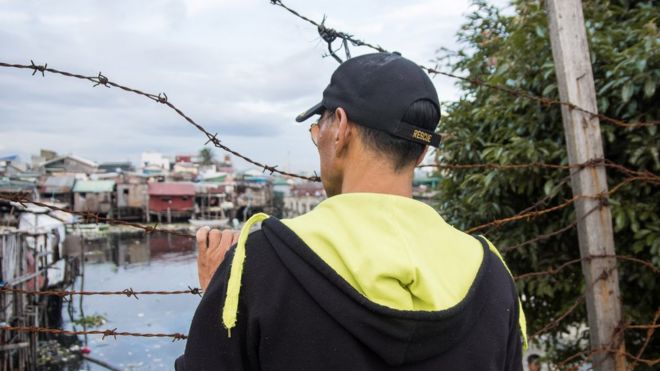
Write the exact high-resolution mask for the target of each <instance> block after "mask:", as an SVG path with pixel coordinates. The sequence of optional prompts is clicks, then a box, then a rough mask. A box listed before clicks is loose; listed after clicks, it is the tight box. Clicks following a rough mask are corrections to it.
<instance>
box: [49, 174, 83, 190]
mask: <svg viewBox="0 0 660 371" xmlns="http://www.w3.org/2000/svg"><path fill="white" fill-rule="evenodd" d="M75 182H76V178H75V177H73V176H68V175H65V176H49V177H48V178H46V181H45V182H44V183H43V185H42V186H41V190H42V191H41V192H42V193H48V194H51V193H68V192H71V190H72V189H73V184H74V183H75Z"/></svg>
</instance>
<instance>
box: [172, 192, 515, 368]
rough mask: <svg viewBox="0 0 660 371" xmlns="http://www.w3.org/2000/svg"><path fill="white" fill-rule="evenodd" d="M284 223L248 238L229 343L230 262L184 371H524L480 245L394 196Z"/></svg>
mask: <svg viewBox="0 0 660 371" xmlns="http://www.w3.org/2000/svg"><path fill="white" fill-rule="evenodd" d="M283 222H284V223H282V222H280V221H278V220H275V219H274V218H270V219H267V220H266V221H264V223H263V225H262V229H261V230H260V231H258V232H255V233H253V234H251V235H250V238H249V239H248V242H247V245H246V257H245V265H244V268H243V272H242V277H239V278H240V282H241V285H242V286H241V289H240V290H241V291H240V296H239V297H238V311H237V313H236V314H237V324H236V327H235V328H233V329H231V332H230V333H228V332H227V330H226V329H225V328H224V327H223V324H222V317H221V315H222V312H223V310H224V309H225V302H226V296H227V282H228V281H229V276H230V266H231V262H232V260H233V251H234V250H232V252H230V254H228V257H227V259H225V262H223V264H222V265H221V266H220V268H219V269H218V271H217V272H216V274H215V276H214V278H213V280H212V282H211V284H210V286H209V288H208V290H207V292H206V293H205V295H204V298H203V299H202V302H201V303H200V306H199V308H198V310H197V313H196V314H195V318H194V320H193V323H192V326H191V329H190V335H189V336H190V337H189V340H188V344H187V346H186V353H185V355H184V356H183V357H181V359H180V360H179V361H177V369H184V370H193V369H194V370H202V369H206V370H215V369H231V370H235V369H264V370H280V369H281V370H308V369H314V370H322V369H328V370H336V369H349V370H353V369H354V370H370V369H372V370H383V369H396V370H407V369H410V370H412V369H414V370H420V369H421V370H424V369H429V370H431V369H433V370H437V369H452V370H477V369H478V370H484V369H492V370H519V369H521V368H522V364H521V345H522V344H521V342H522V340H521V336H520V330H519V325H518V321H519V306H518V302H517V296H516V292H515V285H514V284H513V281H512V279H511V277H510V275H509V273H508V272H507V270H506V267H505V266H504V264H503V263H502V261H501V260H500V259H499V257H498V256H497V254H496V253H495V252H493V251H492V249H491V248H490V247H489V245H488V243H487V242H486V241H485V240H483V239H477V238H474V237H472V236H468V235H465V234H464V233H462V232H460V231H457V230H455V229H453V228H452V227H450V226H449V225H447V224H446V223H444V221H443V220H442V218H440V216H438V215H437V213H435V212H434V211H433V209H431V208H430V207H428V206H426V205H424V204H422V203H420V202H418V201H414V200H412V199H408V198H404V197H399V196H391V195H378V194H346V195H338V196H335V197H331V198H330V199H328V200H326V201H324V202H323V203H321V204H320V205H319V206H318V207H317V209H315V210H314V211H312V212H311V213H309V214H307V215H305V216H303V217H301V218H297V219H292V220H285V221H283ZM229 335H231V336H229Z"/></svg>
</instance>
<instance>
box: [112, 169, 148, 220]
mask: <svg viewBox="0 0 660 371" xmlns="http://www.w3.org/2000/svg"><path fill="white" fill-rule="evenodd" d="M148 199H149V194H148V186H147V177H146V176H143V175H138V174H126V173H124V174H122V175H121V176H120V177H119V180H118V181H117V217H118V218H120V219H142V218H146V215H145V214H146V212H145V210H146V208H147V202H148Z"/></svg>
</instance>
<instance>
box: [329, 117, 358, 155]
mask: <svg viewBox="0 0 660 371" xmlns="http://www.w3.org/2000/svg"><path fill="white" fill-rule="evenodd" d="M334 119H335V120H336V121H337V135H336V136H335V152H336V154H337V155H339V154H340V153H342V152H343V151H346V150H347V149H348V144H349V142H350V140H351V137H352V136H354V135H355V129H354V128H353V125H351V124H350V123H349V122H348V115H347V114H346V111H345V110H344V109H343V108H341V107H338V108H337V109H336V110H335V117H334Z"/></svg>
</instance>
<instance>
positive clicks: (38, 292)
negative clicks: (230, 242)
mask: <svg viewBox="0 0 660 371" xmlns="http://www.w3.org/2000/svg"><path fill="white" fill-rule="evenodd" d="M0 292H11V293H16V294H26V295H40V296H59V297H66V296H72V295H88V296H89V295H121V296H126V297H129V298H131V297H133V298H135V299H139V297H138V295H181V294H192V295H197V296H202V293H203V291H202V290H201V289H199V288H193V287H190V286H188V290H174V291H135V290H133V288H128V289H124V290H121V291H88V290H86V291H67V290H25V289H17V288H11V287H6V286H4V287H0Z"/></svg>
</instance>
